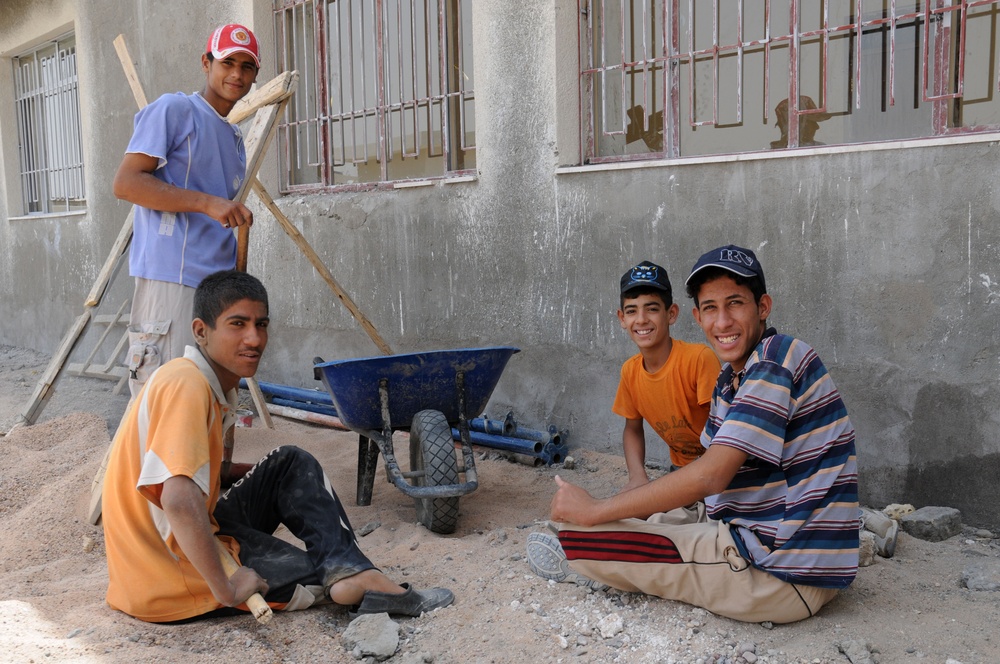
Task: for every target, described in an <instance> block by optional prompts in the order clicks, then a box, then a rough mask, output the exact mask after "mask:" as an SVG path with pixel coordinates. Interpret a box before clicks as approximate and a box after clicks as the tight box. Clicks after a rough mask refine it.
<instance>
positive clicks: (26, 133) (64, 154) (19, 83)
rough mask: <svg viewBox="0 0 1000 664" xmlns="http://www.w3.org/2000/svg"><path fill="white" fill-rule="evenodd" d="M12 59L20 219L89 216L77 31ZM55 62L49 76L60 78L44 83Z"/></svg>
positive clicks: (37, 46) (59, 36)
mask: <svg viewBox="0 0 1000 664" xmlns="http://www.w3.org/2000/svg"><path fill="white" fill-rule="evenodd" d="M67 42H71V43H70V45H69V46H66V44H67ZM50 50H51V51H52V53H51V54H49V55H46V54H45V52H46V51H50ZM10 60H11V83H12V88H13V101H14V104H13V107H14V109H13V111H14V112H13V115H14V118H15V119H14V129H15V131H16V136H17V153H18V171H17V172H18V174H17V179H18V190H19V192H20V196H21V214H20V215H18V216H23V217H24V218H36V217H53V216H65V215H76V214H85V213H86V211H87V206H88V199H87V182H86V159H85V154H84V152H85V151H84V142H83V119H82V113H81V104H80V76H79V69H78V66H77V62H78V58H77V41H76V34H75V31H73V30H67V31H66V32H63V33H62V34H60V35H58V36H57V37H54V38H51V39H46V40H44V41H42V42H40V43H38V44H36V45H34V46H33V47H31V48H26V49H23V50H21V51H19V52H17V53H16V54H14V55H13V56H11V59H10ZM53 63H54V65H55V69H53V70H50V71H54V72H55V78H54V79H53V80H45V79H46V78H48V77H47V76H46V74H45V70H46V67H49V66H52V64H53ZM50 76H51V74H50ZM60 194H61V195H60ZM60 201H62V202H63V203H61V204H59V205H57V204H56V203H59V202H60ZM33 208H36V209H33Z"/></svg>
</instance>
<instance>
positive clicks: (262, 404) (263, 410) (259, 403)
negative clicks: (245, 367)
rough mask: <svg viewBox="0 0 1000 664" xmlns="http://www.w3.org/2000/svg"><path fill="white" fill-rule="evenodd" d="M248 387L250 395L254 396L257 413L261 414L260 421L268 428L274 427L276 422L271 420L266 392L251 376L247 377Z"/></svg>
mask: <svg viewBox="0 0 1000 664" xmlns="http://www.w3.org/2000/svg"><path fill="white" fill-rule="evenodd" d="M247 389H249V390H250V396H251V397H253V403H254V405H255V406H256V407H257V414H258V415H259V416H260V421H261V422H263V423H264V426H265V427H267V428H268V429H273V428H274V422H273V421H272V420H271V412H270V411H269V410H268V409H267V407H268V405H269V404H268V403H267V401H266V400H265V399H264V393H263V392H262V391H261V389H260V385H258V384H257V379H256V378H253V377H250V378H248V379H247Z"/></svg>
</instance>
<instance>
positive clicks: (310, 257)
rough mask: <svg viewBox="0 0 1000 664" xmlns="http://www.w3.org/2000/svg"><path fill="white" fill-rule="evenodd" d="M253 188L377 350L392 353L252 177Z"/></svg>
mask: <svg viewBox="0 0 1000 664" xmlns="http://www.w3.org/2000/svg"><path fill="white" fill-rule="evenodd" d="M253 190H254V193H255V194H257V197H258V198H260V200H261V202H262V203H264V206H265V207H266V208H267V209H268V210H270V211H271V214H273V215H274V218H275V219H277V220H278V224H280V225H281V227H282V228H283V229H284V231H285V233H286V234H287V235H288V237H290V238H292V242H294V243H295V244H296V246H298V248H299V249H300V250H301V251H302V254H303V255H304V256H305V257H306V258H307V259H308V260H309V262H310V263H312V265H313V267H314V268H316V271H317V272H319V275H320V276H321V277H322V278H323V281H325V282H326V283H327V285H328V286H329V287H330V290H332V291H333V293H334V295H336V296H337V298H339V299H340V301H341V302H342V303H343V304H344V306H345V307H347V310H348V311H350V312H351V315H352V316H354V319H355V320H356V321H358V323H359V324H360V325H361V327H362V328H363V329H364V331H365V332H367V333H368V336H369V337H370V338H371V340H372V341H374V342H375V345H376V346H378V348H379V350H380V351H382V352H383V353H384V354H386V355H392V348H390V347H389V344H387V343H386V342H385V340H383V339H382V337H381V336H380V335H379V333H378V331H377V330H376V329H375V326H374V325H372V323H371V321H370V320H368V319H367V318H366V317H365V315H364V314H363V313H361V310H360V309H358V305H356V304H355V303H354V300H352V299H351V297H350V295H348V294H347V292H346V291H345V290H344V289H343V288H341V287H340V284H338V283H337V280H336V279H334V278H333V275H332V274H330V271H329V270H328V269H326V266H325V265H324V264H323V261H322V260H320V257H319V255H317V254H316V251H315V250H313V248H312V246H311V245H310V244H309V242H308V241H306V239H305V237H303V236H302V233H300V232H299V229H298V228H296V227H295V224H293V223H292V222H291V221H289V219H288V217H286V216H285V214H284V213H283V212H282V211H281V208H279V207H278V204H277V203H275V202H274V199H273V198H271V195H270V194H268V193H267V189H265V188H264V185H262V184H261V183H260V181H259V180H256V179H254V182H253Z"/></svg>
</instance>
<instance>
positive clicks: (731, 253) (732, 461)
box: [528, 245, 858, 623]
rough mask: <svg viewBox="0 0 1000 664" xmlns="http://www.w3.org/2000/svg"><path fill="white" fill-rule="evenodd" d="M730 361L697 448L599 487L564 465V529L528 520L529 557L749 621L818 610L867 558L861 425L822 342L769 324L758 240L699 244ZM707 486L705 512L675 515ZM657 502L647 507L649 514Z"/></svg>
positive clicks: (559, 494) (587, 580) (541, 569)
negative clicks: (857, 441)
mask: <svg viewBox="0 0 1000 664" xmlns="http://www.w3.org/2000/svg"><path fill="white" fill-rule="evenodd" d="M686 285H687V291H688V295H690V296H691V297H692V298H693V299H694V303H695V307H694V317H695V320H697V321H698V324H699V325H700V326H701V328H702V331H704V333H705V337H706V338H707V339H708V342H709V344H711V346H712V348H713V349H714V350H715V352H716V354H717V355H718V356H719V359H720V360H721V361H722V362H723V366H722V373H721V374H720V375H719V380H718V382H717V384H716V387H715V392H714V394H713V397H712V405H711V412H710V414H709V419H708V422H707V423H706V425H705V430H704V432H703V433H702V444H703V445H704V446H705V447H706V448H708V449H707V450H706V452H705V454H704V455H703V456H702V457H701V458H699V459H698V460H696V461H694V462H692V463H690V464H688V465H687V466H685V467H683V468H681V469H679V470H677V471H675V472H673V473H670V474H668V475H665V476H663V477H661V478H659V479H657V480H655V481H654V482H651V483H649V484H648V485H645V486H643V487H639V488H637V489H635V490H633V491H629V492H626V493H623V494H619V495H616V496H612V497H611V498H607V499H604V500H597V499H595V498H593V497H592V496H590V495H589V494H588V493H587V492H586V491H584V490H583V489H581V488H580V487H577V486H574V485H572V484H570V483H568V482H565V481H564V480H562V479H561V478H560V477H556V483H557V485H558V489H557V491H556V495H555V496H554V497H553V499H552V505H551V518H552V520H553V521H555V522H556V525H557V526H558V530H559V539H558V540H556V539H555V538H554V537H552V536H550V535H547V534H543V533H533V534H532V535H531V536H529V541H528V561H529V564H530V565H531V567H532V569H534V570H535V572H536V573H539V574H541V575H542V576H544V577H546V578H549V579H554V580H556V581H574V582H576V583H579V584H582V585H590V586H591V587H597V586H599V585H600V584H608V585H611V586H614V587H616V588H620V589H622V590H628V591H632V592H644V593H647V594H651V595H657V596H660V597H664V598H668V599H676V600H681V601H684V602H688V603H690V604H694V605H697V606H701V607H703V608H706V609H708V610H709V611H712V612H713V613H717V614H719V615H723V616H727V617H730V618H734V619H737V620H744V621H748V622H761V621H771V622H775V623H787V622H794V621H796V620H801V619H803V618H807V617H809V616H812V615H813V614H815V613H816V611H818V610H819V609H820V608H821V607H822V606H823V605H824V604H826V603H827V602H829V601H830V600H831V599H833V598H834V597H835V596H836V594H837V591H838V590H840V589H842V588H846V587H847V586H848V585H850V583H851V582H852V581H853V580H854V577H855V575H856V573H857V567H858V498H857V489H858V484H857V463H856V456H855V449H854V427H853V426H852V425H851V421H850V419H849V418H848V416H847V409H846V407H845V406H844V402H843V401H842V399H841V398H840V394H839V392H838V391H837V388H836V386H834V384H833V380H832V379H831V378H830V376H829V374H828V373H827V371H826V368H825V367H824V366H823V363H822V362H821V361H820V359H819V357H818V356H817V355H816V353H815V351H814V350H813V349H812V348H810V347H809V346H808V345H807V344H805V343H804V342H802V341H800V340H798V339H795V338H793V337H790V336H787V335H782V334H778V333H777V332H776V331H775V330H774V329H773V328H769V327H768V326H767V317H768V315H769V314H770V312H771V307H772V304H773V303H772V300H771V296H770V295H768V294H767V289H766V286H765V281H764V271H763V269H762V268H761V265H760V263H759V261H758V260H757V257H756V256H755V255H754V253H753V252H752V251H750V250H749V249H743V248H740V247H736V246H733V245H729V246H726V247H720V248H718V249H715V250H713V251H710V252H708V253H706V254H704V255H703V256H702V257H701V258H700V259H698V262H697V263H695V266H694V268H693V269H692V271H691V274H690V276H688V278H687V282H686ZM701 499H704V500H705V504H706V507H707V512H708V520H706V521H701V522H693V521H692V522H688V523H684V524H681V525H678V524H677V521H676V518H677V516H676V512H674V514H673V516H671V515H670V514H669V513H670V512H671V511H674V510H676V509H677V508H680V507H682V506H684V505H687V504H690V503H692V502H694V501H695V500H701ZM650 514H652V516H648V518H647V515H650Z"/></svg>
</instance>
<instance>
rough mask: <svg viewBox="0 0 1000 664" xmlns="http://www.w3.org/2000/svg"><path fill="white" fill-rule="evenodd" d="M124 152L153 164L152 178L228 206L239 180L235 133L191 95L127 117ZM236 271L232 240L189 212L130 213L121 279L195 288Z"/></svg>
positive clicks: (239, 143) (242, 155)
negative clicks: (125, 272)
mask: <svg viewBox="0 0 1000 664" xmlns="http://www.w3.org/2000/svg"><path fill="white" fill-rule="evenodd" d="M126 152H129V153H141V154H145V155H149V156H151V157H155V158H156V159H158V160H159V164H158V166H157V169H156V171H154V172H153V175H155V176H156V177H157V178H159V179H161V180H163V181H164V182H166V183H168V184H172V185H174V186H176V187H181V188H182V189H191V190H194V191H201V192H205V193H207V194H212V195H214V196H220V197H222V198H229V199H233V198H235V197H236V195H237V193H239V190H240V186H241V185H242V184H243V178H244V177H245V176H246V151H245V149H244V146H243V136H242V134H241V133H240V130H239V127H237V126H236V125H232V124H229V122H227V121H226V119H225V118H224V117H222V116H221V115H219V114H218V113H217V112H216V110H215V109H214V108H212V106H211V105H209V103H208V102H207V101H205V99H204V98H203V97H202V96H201V95H200V94H197V93H194V94H190V95H186V94H183V93H180V92H178V93H175V94H167V95H163V96H162V97H160V98H159V99H157V100H156V101H155V102H153V103H152V104H150V105H149V106H147V107H145V108H144V109H142V110H141V111H139V113H138V114H136V116H135V132H134V133H133V135H132V140H131V141H129V144H128V148H127V149H126ZM235 266H236V238H235V236H234V234H233V231H232V230H230V229H227V228H224V227H223V226H222V225H221V224H220V223H219V222H217V221H216V220H214V219H212V218H211V217H208V216H206V215H203V214H199V213H195V212H178V213H173V212H161V211H159V210H149V209H147V208H144V207H142V206H139V205H136V206H135V217H134V220H133V237H132V248H131V252H130V254H129V273H130V274H131V275H132V276H133V277H143V278H145V279H154V280H156V281H166V282H169V283H175V284H184V285H186V286H191V287H192V288H196V287H197V286H198V284H200V283H201V280H202V279H204V278H205V277H206V276H207V275H209V274H211V273H213V272H217V271H219V270H230V269H232V268H233V267H235Z"/></svg>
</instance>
